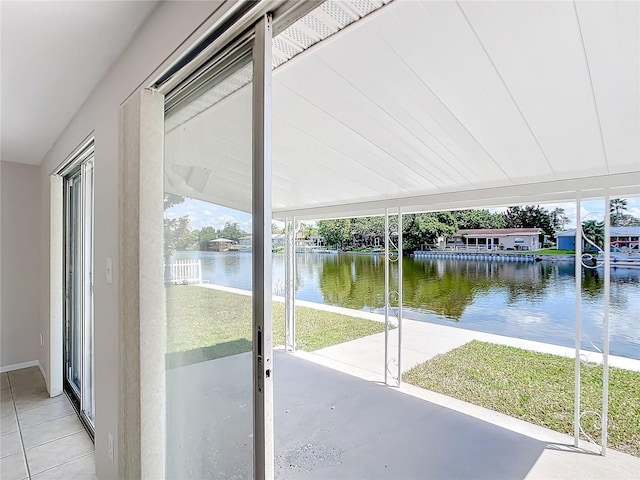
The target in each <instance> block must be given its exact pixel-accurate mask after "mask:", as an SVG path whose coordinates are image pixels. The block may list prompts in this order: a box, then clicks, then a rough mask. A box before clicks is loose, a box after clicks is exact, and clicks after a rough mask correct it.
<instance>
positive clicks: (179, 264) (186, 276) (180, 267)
mask: <svg viewBox="0 0 640 480" xmlns="http://www.w3.org/2000/svg"><path fill="white" fill-rule="evenodd" d="M166 275H167V277H168V278H166V281H167V283H171V284H180V285H184V284H189V283H195V284H200V283H202V262H201V261H200V260H176V261H175V263H171V264H169V265H168V268H167V269H166Z"/></svg>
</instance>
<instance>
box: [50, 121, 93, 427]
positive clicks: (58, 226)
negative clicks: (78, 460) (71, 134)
mask: <svg viewBox="0 0 640 480" xmlns="http://www.w3.org/2000/svg"><path fill="white" fill-rule="evenodd" d="M94 146H95V140H94V137H93V132H92V133H91V134H90V135H89V137H87V138H86V139H85V140H83V141H82V142H81V143H80V145H79V146H78V147H77V148H76V149H75V150H74V151H73V152H72V153H71V154H70V155H69V156H68V157H67V158H65V159H64V160H63V161H62V162H61V163H60V164H59V165H58V166H57V167H56V168H55V169H54V170H53V171H52V173H51V174H50V176H49V187H50V211H49V215H50V217H49V226H50V244H49V255H50V261H49V267H50V272H49V331H48V342H47V346H48V350H49V351H48V358H49V365H48V368H47V372H46V373H47V375H46V382H47V390H48V392H49V395H50V396H51V397H55V396H58V395H60V394H62V393H63V392H64V391H65V387H64V385H65V377H66V374H65V357H66V353H65V343H66V341H65V329H66V310H67V306H66V298H65V296H66V293H65V289H66V283H67V281H66V273H65V272H66V268H67V265H66V257H67V251H66V250H67V245H66V240H67V239H66V229H67V227H66V215H67V214H66V212H65V210H66V206H67V199H66V188H65V178H67V177H69V175H70V174H72V173H73V172H74V171H76V170H77V169H79V168H83V167H82V165H83V164H86V163H87V162H89V161H91V162H94V161H95V148H94ZM94 165H95V163H94ZM92 175H93V173H92ZM92 188H93V187H92ZM83 190H84V189H83ZM83 193H84V192H83ZM81 203H83V204H84V203H85V199H83V200H82V202H81ZM91 203H92V206H91V208H92V214H91V222H93V199H92V202H91ZM81 215H82V217H83V218H84V217H85V215H84V213H82V214H81ZM83 230H84V225H83ZM91 231H93V227H91ZM83 236H84V231H83ZM92 245H93V240H92ZM91 248H92V251H91V252H90V255H89V258H90V261H91V279H90V281H89V284H88V287H87V286H86V283H87V282H85V281H83V289H84V288H88V289H89V290H90V293H89V294H90V295H91V298H92V300H91V303H90V305H88V307H89V308H93V288H92V285H93V246H92V247H91ZM83 256H84V255H83ZM83 310H84V308H83ZM83 316H84V315H83ZM83 343H84V342H83ZM82 363H83V367H82V368H83V369H84V368H85V366H84V363H85V362H84V361H83V362H82ZM92 385H93V387H92V388H93V391H94V394H93V395H91V398H92V402H93V399H94V398H95V382H92ZM72 403H73V404H74V407H75V408H76V410H77V411H78V415H79V417H80V419H81V420H82V422H83V423H84V425H85V428H86V429H87V431H88V432H89V434H90V435H91V437H92V438H93V436H94V430H95V427H94V424H95V423H94V422H91V421H90V420H89V419H88V418H86V416H85V415H84V414H82V406H81V405H80V404H79V402H75V403H74V402H73V400H72ZM94 418H95V417H94Z"/></svg>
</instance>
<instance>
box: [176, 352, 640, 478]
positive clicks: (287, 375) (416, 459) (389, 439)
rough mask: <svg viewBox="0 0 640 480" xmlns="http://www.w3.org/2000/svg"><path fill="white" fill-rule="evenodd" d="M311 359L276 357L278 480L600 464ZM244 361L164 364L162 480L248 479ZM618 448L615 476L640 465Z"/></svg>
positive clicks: (521, 474) (520, 473)
mask: <svg viewBox="0 0 640 480" xmlns="http://www.w3.org/2000/svg"><path fill="white" fill-rule="evenodd" d="M303 357H305V358H303ZM306 357H308V358H306ZM313 357H315V358H317V359H320V360H322V357H319V356H316V355H314V354H299V355H298V354H296V355H291V354H287V353H284V352H282V351H276V352H274V382H275V389H274V391H275V394H274V395H275V396H274V413H275V449H276V450H275V451H276V478H280V479H289V478H291V479H331V480H336V479H364V478H367V479H395V480H400V479H423V478H452V479H453V478H455V479H466V478H470V479H484V478H487V479H489V478H491V479H499V478H505V479H517V478H526V477H528V476H530V478H543V477H544V476H545V474H547V473H549V472H550V473H553V474H554V475H559V476H558V477H557V478H575V477H572V475H571V472H573V473H575V472H582V471H583V470H566V468H565V467H566V464H567V458H566V457H569V458H570V459H575V462H577V464H579V465H582V463H583V462H585V461H586V462H589V461H597V462H600V463H601V464H602V465H605V464H604V463H603V462H602V460H601V459H602V457H599V456H596V455H591V454H589V453H588V452H586V451H582V450H580V451H579V452H580V453H574V452H573V451H572V452H568V453H567V452H562V451H561V450H562V449H564V448H568V447H566V445H568V443H567V442H566V438H567V437H566V436H561V435H560V434H557V433H555V432H552V433H553V434H555V435H556V436H554V437H553V438H554V439H555V440H560V441H558V442H556V444H554V445H559V447H556V446H554V445H551V446H550V444H549V442H545V441H541V440H540V439H539V438H536V436H535V435H533V436H532V435H528V434H523V433H521V432H518V431H517V428H520V427H521V426H522V424H524V425H525V426H528V425H529V424H526V423H525V422H520V421H518V420H515V419H510V420H511V421H512V422H515V423H513V424H512V425H511V427H513V426H514V425H515V427H516V428H505V427H504V426H500V425H498V424H496V422H491V421H487V420H488V419H491V416H492V415H493V416H495V415H497V416H500V414H496V412H490V413H485V415H487V418H481V417H482V415H475V416H474V415H470V414H468V413H462V412H460V411H457V410H456V408H452V404H449V405H442V404H438V403H436V402H433V401H430V400H426V399H425V398H421V396H420V395H417V394H415V392H413V393H412V392H408V391H407V390H398V389H394V388H389V387H385V386H383V385H381V384H380V383H379V382H376V381H371V380H367V379H366V378H358V377H356V376H353V374H347V373H345V372H340V371H337V370H335V369H333V368H327V367H326V366H324V365H320V364H318V363H316V362H314V361H311V359H312V358H313ZM250 360H251V356H250V354H241V355H235V356H232V357H226V358H221V359H218V360H213V361H208V362H202V363H199V364H194V365H189V366H187V367H181V368H176V369H173V370H169V371H167V388H168V395H167V400H168V412H167V416H168V419H169V421H168V458H169V465H168V471H167V477H168V478H194V479H197V478H211V477H212V476H215V477H216V478H247V477H248V476H250V472H251V458H252V450H251V448H252V436H251V389H250V375H251V373H250V372H251V369H250ZM351 373H353V372H351ZM367 375H372V374H367V373H366V372H365V375H364V376H365V377H367ZM409 387H411V386H409ZM413 388H415V387H413ZM416 390H419V391H421V392H426V391H424V390H422V389H416ZM426 393H427V394H429V393H430V392H426ZM444 398H445V399H446V398H448V397H444ZM450 400H453V399H450ZM456 402H458V401H456ZM441 403H443V402H441ZM459 403H461V404H464V403H465V402H459ZM453 405H454V407H455V406H457V404H455V402H454V404H453ZM466 405H468V404H466ZM476 408H480V407H476ZM481 410H485V409H481ZM485 412H489V411H485ZM503 417H504V416H503ZM508 418H509V417H507V419H508ZM532 427H534V431H538V430H537V429H539V427H535V426H532ZM540 430H542V431H544V430H546V429H540ZM540 435H541V434H539V435H538V437H540ZM559 452H560V453H561V454H562V455H561V456H559V457H558V455H559ZM613 453H614V454H616V453H617V452H613ZM619 455H621V456H622V458H623V460H624V461H626V463H624V462H620V461H619V458H617V457H616V458H617V459H618V463H615V465H613V466H614V467H616V468H617V470H616V469H613V470H611V468H612V467H611V465H609V464H606V466H607V468H609V471H611V472H616V474H617V478H633V477H632V476H631V473H632V472H634V469H637V468H640V460H639V459H635V458H634V457H630V456H628V455H623V454H619ZM592 458H593V460H592ZM616 458H614V457H613V456H612V457H607V459H605V460H609V459H612V460H615V459H616ZM594 471H596V472H597V471H598V470H594ZM565 473H566V475H564V474H565ZM563 475H564V476H563ZM583 478H589V475H587V476H583ZM591 478H603V477H602V476H600V477H596V476H594V477H591ZM609 478H611V477H609Z"/></svg>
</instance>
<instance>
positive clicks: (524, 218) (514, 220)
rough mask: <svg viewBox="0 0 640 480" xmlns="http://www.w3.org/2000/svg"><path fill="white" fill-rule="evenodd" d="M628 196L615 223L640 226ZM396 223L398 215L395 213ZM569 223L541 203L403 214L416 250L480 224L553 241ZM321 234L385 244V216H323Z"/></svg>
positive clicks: (617, 205)
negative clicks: (532, 232)
mask: <svg viewBox="0 0 640 480" xmlns="http://www.w3.org/2000/svg"><path fill="white" fill-rule="evenodd" d="M626 208H627V200H625V199H614V200H611V202H610V215H611V225H612V226H638V225H640V219H638V218H636V217H634V216H632V215H629V214H627V213H625V210H626ZM392 219H393V222H395V223H397V216H393V217H392ZM569 223H570V220H569V218H568V217H567V214H566V211H565V209H564V208H558V207H556V208H554V209H552V210H548V209H545V208H543V207H540V206H538V205H527V206H523V207H521V206H514V207H509V208H508V209H507V210H506V211H505V212H502V213H492V212H490V211H489V210H457V211H451V212H434V213H415V214H406V215H403V216H402V235H403V248H404V249H405V250H406V251H414V250H419V249H422V248H424V246H426V245H435V244H436V243H437V242H438V239H439V238H451V237H452V236H453V234H454V233H455V232H456V231H458V230H467V229H481V228H491V229H495V228H540V229H541V231H542V233H541V238H540V240H541V242H542V241H544V239H545V237H546V238H547V239H549V240H550V241H554V240H555V237H556V234H557V233H558V232H560V231H562V230H564V229H565V227H566V226H567V225H568V224H569ZM317 224H318V235H319V236H320V237H321V238H322V240H323V242H324V244H325V245H327V246H328V247H332V248H339V249H345V248H346V249H348V248H354V247H358V246H369V247H375V246H378V245H380V246H384V233H385V232H384V217H359V218H344V219H337V220H320V221H318V222H317ZM583 228H585V232H587V231H588V232H590V233H591V234H592V235H594V236H595V237H596V238H597V241H602V239H603V238H604V224H603V223H602V222H597V221H594V220H587V221H586V222H584V224H583Z"/></svg>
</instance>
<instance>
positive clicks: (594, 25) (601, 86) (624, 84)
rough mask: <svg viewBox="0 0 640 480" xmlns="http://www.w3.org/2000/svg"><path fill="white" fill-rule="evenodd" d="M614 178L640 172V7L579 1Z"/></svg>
mask: <svg viewBox="0 0 640 480" xmlns="http://www.w3.org/2000/svg"><path fill="white" fill-rule="evenodd" d="M576 8H577V12H578V18H579V20H580V25H581V28H582V35H583V37H584V45H585V49H586V53H587V58H588V60H589V66H590V72H591V78H592V81H593V87H594V93H595V99H596V104H597V106H598V113H599V117H600V122H601V125H602V136H603V138H604V146H605V150H606V153H607V164H608V167H609V173H618V172H628V171H631V170H638V169H639V168H640V136H639V135H638V132H640V33H639V32H640V27H639V24H640V3H639V2H637V1H635V2H578V3H577V4H576Z"/></svg>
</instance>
